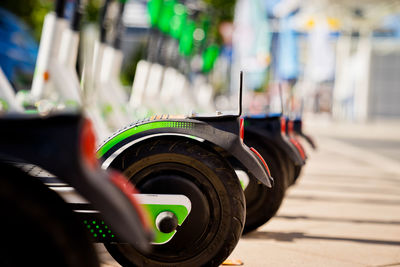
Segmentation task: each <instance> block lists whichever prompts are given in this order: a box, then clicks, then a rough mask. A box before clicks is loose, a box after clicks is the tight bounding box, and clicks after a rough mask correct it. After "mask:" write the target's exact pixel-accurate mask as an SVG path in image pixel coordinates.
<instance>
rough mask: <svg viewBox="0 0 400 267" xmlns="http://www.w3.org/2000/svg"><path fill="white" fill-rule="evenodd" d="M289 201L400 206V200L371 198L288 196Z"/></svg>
mask: <svg viewBox="0 0 400 267" xmlns="http://www.w3.org/2000/svg"><path fill="white" fill-rule="evenodd" d="M286 198H287V199H297V200H307V201H328V202H332V203H335V202H351V203H361V204H372V205H393V206H398V205H400V200H391V199H369V198H350V197H349V198H347V197H327V196H301V195H288V196H287V197H286Z"/></svg>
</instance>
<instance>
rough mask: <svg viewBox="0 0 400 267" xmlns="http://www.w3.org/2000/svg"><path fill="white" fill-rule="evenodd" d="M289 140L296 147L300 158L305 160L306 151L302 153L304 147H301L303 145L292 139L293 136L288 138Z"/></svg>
mask: <svg viewBox="0 0 400 267" xmlns="http://www.w3.org/2000/svg"><path fill="white" fill-rule="evenodd" d="M290 142H291V143H292V144H293V145H294V146H295V147H296V148H297V150H298V151H299V153H300V156H301V158H302V159H303V160H306V153H304V149H303V147H302V146H301V144H300V143H299V142H297V140H296V139H294V138H290Z"/></svg>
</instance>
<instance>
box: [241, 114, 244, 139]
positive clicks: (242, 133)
mask: <svg viewBox="0 0 400 267" xmlns="http://www.w3.org/2000/svg"><path fill="white" fill-rule="evenodd" d="M243 138H244V119H243V118H240V139H242V141H243Z"/></svg>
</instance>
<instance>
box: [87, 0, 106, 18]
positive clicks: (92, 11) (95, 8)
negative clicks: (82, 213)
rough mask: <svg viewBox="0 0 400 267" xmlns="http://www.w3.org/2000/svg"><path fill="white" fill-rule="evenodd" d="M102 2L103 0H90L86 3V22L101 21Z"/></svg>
mask: <svg viewBox="0 0 400 267" xmlns="http://www.w3.org/2000/svg"><path fill="white" fill-rule="evenodd" d="M102 4H103V1H102V0H88V1H87V3H86V5H85V11H84V22H94V23H97V22H98V21H99V13H100V8H101V6H102Z"/></svg>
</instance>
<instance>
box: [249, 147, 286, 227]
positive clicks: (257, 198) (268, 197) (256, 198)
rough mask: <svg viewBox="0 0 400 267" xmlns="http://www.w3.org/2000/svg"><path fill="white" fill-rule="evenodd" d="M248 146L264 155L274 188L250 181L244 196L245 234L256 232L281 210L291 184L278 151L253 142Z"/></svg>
mask: <svg viewBox="0 0 400 267" xmlns="http://www.w3.org/2000/svg"><path fill="white" fill-rule="evenodd" d="M246 144H248V145H249V146H253V147H255V148H256V149H257V151H258V152H259V153H260V154H261V155H262V157H263V158H264V159H265V161H266V162H267V164H268V167H269V169H270V171H271V175H272V177H274V185H273V187H272V188H267V187H266V186H264V185H262V184H259V183H257V181H255V180H254V179H250V181H249V184H248V186H247V187H246V189H245V191H244V194H245V198H246V224H245V226H244V230H243V234H247V233H249V232H251V231H254V230H255V229H257V228H258V227H260V226H262V225H263V224H265V223H266V222H268V221H269V220H270V219H271V218H272V217H273V216H274V215H275V214H276V212H277V211H278V209H279V208H280V206H281V204H282V201H283V198H284V197H285V192H286V188H287V187H288V184H289V177H288V176H289V174H288V172H287V170H286V168H285V162H283V158H282V157H281V156H280V155H279V154H278V153H279V152H278V151H274V152H273V151H272V150H268V149H266V148H264V146H263V145H262V144H260V143H259V142H257V141H253V140H246Z"/></svg>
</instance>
